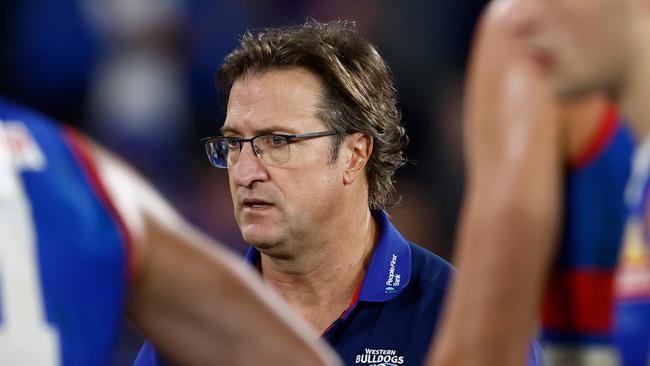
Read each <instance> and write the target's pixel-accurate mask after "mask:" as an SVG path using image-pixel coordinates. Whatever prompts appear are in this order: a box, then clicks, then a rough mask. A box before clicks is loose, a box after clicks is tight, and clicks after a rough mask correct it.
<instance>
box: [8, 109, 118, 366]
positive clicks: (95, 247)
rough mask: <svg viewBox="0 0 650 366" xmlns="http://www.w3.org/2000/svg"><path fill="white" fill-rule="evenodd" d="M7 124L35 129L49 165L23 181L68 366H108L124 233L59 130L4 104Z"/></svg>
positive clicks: (50, 311) (47, 300)
mask: <svg viewBox="0 0 650 366" xmlns="http://www.w3.org/2000/svg"><path fill="white" fill-rule="evenodd" d="M0 123H2V124H4V125H7V124H11V125H14V126H15V125H21V126H24V127H25V128H27V131H29V134H30V135H31V136H32V137H33V139H34V140H35V142H36V145H37V146H38V148H39V149H40V150H41V151H42V153H43V155H44V156H45V159H46V164H45V166H44V168H43V169H22V173H21V178H22V184H23V186H24V189H25V191H26V193H27V196H28V197H29V202H30V205H31V211H32V224H33V225H32V226H33V229H34V231H35V234H36V244H37V257H38V270H39V278H40V282H41V290H42V295H43V296H42V297H43V302H44V304H43V305H44V309H45V314H46V320H47V323H49V325H50V326H51V327H53V328H54V329H55V330H56V333H57V334H58V337H59V340H60V346H61V350H60V352H61V355H62V365H64V366H71V365H104V364H106V363H108V360H109V356H110V353H111V351H112V348H113V345H114V342H115V337H116V334H117V331H118V328H119V326H120V324H121V314H122V308H123V302H124V298H125V294H126V287H127V277H126V275H125V274H126V269H125V266H126V259H125V258H126V255H125V251H124V248H123V244H124V240H123V238H122V236H121V233H120V232H119V230H118V227H117V225H116V223H115V222H114V221H113V218H112V217H111V216H110V215H109V213H108V210H107V208H106V206H105V205H104V202H102V200H101V199H100V198H99V197H98V194H97V192H96V191H95V189H94V187H93V186H92V185H91V184H90V182H89V180H88V176H87V173H86V172H85V171H84V170H83V169H82V168H81V167H80V165H79V162H78V160H77V159H76V157H75V156H74V155H73V153H72V151H71V150H70V148H69V146H68V145H67V143H66V141H65V140H64V138H63V136H62V132H61V130H60V128H59V127H57V126H56V125H55V124H54V123H52V122H51V121H49V120H48V119H47V118H45V117H42V116H40V115H38V114H35V113H33V112H30V111H28V110H26V109H22V108H18V107H15V106H12V105H9V104H8V103H6V102H4V101H2V100H0ZM1 307H2V303H0V308H1ZM3 320H4V319H3ZM60 362H61V361H60Z"/></svg>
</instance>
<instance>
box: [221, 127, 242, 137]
mask: <svg viewBox="0 0 650 366" xmlns="http://www.w3.org/2000/svg"><path fill="white" fill-rule="evenodd" d="M220 130H221V134H222V135H225V134H227V133H230V134H233V135H236V134H237V133H238V132H239V131H237V130H236V129H234V128H232V127H228V126H223V127H221V128H220Z"/></svg>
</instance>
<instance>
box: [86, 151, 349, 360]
mask: <svg viewBox="0 0 650 366" xmlns="http://www.w3.org/2000/svg"><path fill="white" fill-rule="evenodd" d="M88 143H89V144H91V146H92V147H91V151H92V155H93V157H94V160H95V163H96V166H97V168H98V171H99V174H100V177H101V178H102V181H103V182H104V184H105V186H106V188H107V190H108V192H109V194H110V195H111V196H112V198H113V201H114V203H115V205H116V208H117V209H118V211H119V212H120V214H121V215H122V217H123V218H124V220H125V222H126V224H127V226H128V228H129V230H130V233H131V237H132V241H133V244H134V253H133V258H134V263H133V264H134V265H133V268H134V273H133V276H132V277H133V278H132V281H131V287H130V289H129V293H128V303H127V313H128V316H129V318H130V319H131V320H132V321H133V322H134V323H135V324H136V325H137V327H138V328H139V329H140V330H141V331H142V332H143V333H144V335H145V336H146V337H148V338H149V339H151V340H152V341H153V342H154V343H155V344H156V346H157V347H158V348H159V349H160V351H161V352H162V353H163V354H164V355H165V356H166V357H168V358H169V359H170V360H171V361H173V362H175V363H177V364H181V365H207V364H227V365H254V364H287V365H289V364H291V365H294V364H295V365H308V364H315V365H328V364H331V365H337V364H339V361H338V359H337V357H336V356H335V355H334V353H333V352H332V351H331V350H330V349H329V347H327V346H325V345H324V344H323V343H322V342H321V341H319V340H318V335H317V334H316V333H314V332H313V331H311V330H310V329H309V327H308V326H307V325H305V324H304V322H303V321H302V320H300V319H299V318H298V317H296V316H295V315H293V314H292V313H290V312H289V311H287V310H286V309H287V306H286V304H284V302H283V301H282V300H281V299H280V298H279V297H278V296H277V295H276V294H274V293H273V292H272V291H269V289H268V288H266V287H265V286H264V285H263V284H262V281H261V280H260V279H259V277H258V276H257V275H255V274H254V273H252V271H251V270H249V269H248V268H245V266H244V264H243V263H242V260H241V259H240V258H237V257H236V256H235V255H233V254H232V253H230V252H229V251H228V250H226V249H225V248H224V247H222V246H221V245H218V244H217V243H214V242H213V241H212V240H210V239H208V238H207V237H205V236H204V235H202V234H201V233H199V232H198V231H196V230H195V229H194V228H192V227H191V226H190V225H188V224H187V223H186V222H185V221H184V220H183V219H182V218H181V217H180V216H178V215H177V214H176V213H175V211H174V210H173V209H172V208H171V207H170V206H169V205H168V204H167V203H166V202H165V201H164V200H163V199H162V198H161V197H160V196H159V195H158V194H157V193H156V192H155V191H154V190H153V189H152V188H151V186H150V185H149V184H148V183H146V182H145V181H144V180H142V179H141V178H140V177H139V176H138V175H137V174H135V173H134V172H133V171H131V170H130V169H129V168H128V167H127V166H126V165H125V164H123V163H122V162H120V161H119V160H118V159H116V158H115V157H113V156H112V155H110V154H109V153H108V152H106V151H105V150H103V149H102V148H100V147H99V146H97V145H94V144H92V143H90V142H88ZM170 330H171V331H170Z"/></svg>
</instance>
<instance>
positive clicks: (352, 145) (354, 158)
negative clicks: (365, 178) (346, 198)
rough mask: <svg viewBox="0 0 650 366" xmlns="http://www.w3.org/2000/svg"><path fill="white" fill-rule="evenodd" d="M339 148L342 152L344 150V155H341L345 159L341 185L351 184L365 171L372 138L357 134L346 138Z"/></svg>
mask: <svg viewBox="0 0 650 366" xmlns="http://www.w3.org/2000/svg"><path fill="white" fill-rule="evenodd" d="M341 147H342V150H345V154H342V155H343V156H344V157H345V161H344V164H345V170H344V172H343V183H345V184H351V183H353V182H354V181H355V180H357V178H359V175H361V174H363V172H364V171H365V167H366V164H367V163H368V159H370V154H372V148H373V138H372V136H370V135H366V134H363V133H360V132H358V133H355V134H352V135H350V136H347V137H346V138H345V140H344V141H343V144H342V146H341Z"/></svg>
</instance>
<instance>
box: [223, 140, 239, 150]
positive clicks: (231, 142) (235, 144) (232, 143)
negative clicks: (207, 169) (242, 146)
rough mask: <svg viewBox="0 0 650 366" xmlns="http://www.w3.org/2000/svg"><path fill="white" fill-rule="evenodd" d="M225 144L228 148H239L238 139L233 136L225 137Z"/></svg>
mask: <svg viewBox="0 0 650 366" xmlns="http://www.w3.org/2000/svg"><path fill="white" fill-rule="evenodd" d="M226 146H227V147H228V149H229V150H233V149H237V148H239V140H238V139H234V138H231V139H226Z"/></svg>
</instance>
